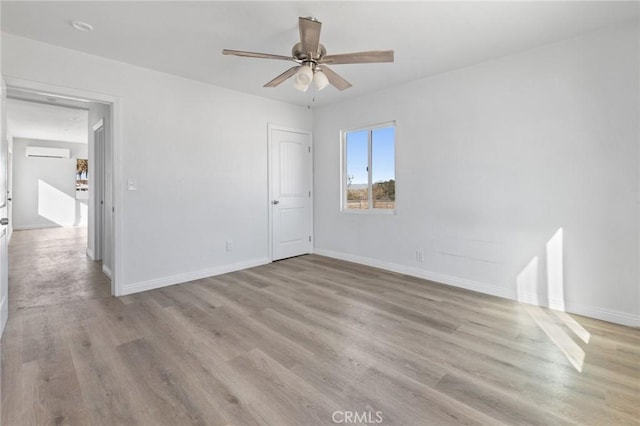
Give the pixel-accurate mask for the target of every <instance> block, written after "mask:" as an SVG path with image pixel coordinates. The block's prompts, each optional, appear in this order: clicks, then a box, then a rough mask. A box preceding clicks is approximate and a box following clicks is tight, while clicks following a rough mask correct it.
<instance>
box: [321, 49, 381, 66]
mask: <svg viewBox="0 0 640 426" xmlns="http://www.w3.org/2000/svg"><path fill="white" fill-rule="evenodd" d="M377 62H393V50H371V51H368V52H353V53H342V54H339V55H326V56H325V57H323V58H322V60H321V61H320V63H321V64H333V65H338V64H371V63H377Z"/></svg>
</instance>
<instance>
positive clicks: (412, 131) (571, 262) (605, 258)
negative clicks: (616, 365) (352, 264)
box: [314, 24, 640, 326]
mask: <svg viewBox="0 0 640 426" xmlns="http://www.w3.org/2000/svg"><path fill="white" fill-rule="evenodd" d="M638 40H639V34H638V27H637V24H636V25H627V26H623V27H618V28H614V29H608V30H603V31H601V32H597V33H592V34H588V35H584V36H582V37H579V38H576V39H572V40H568V41H565V42H561V43H557V44H553V45H549V46H546V47H542V48H538V49H535V50H532V51H528V52H524V53H521V54H518V55H514V56H509V57H506V58H503V59H499V60H495V61H491V62H486V63H482V64H479V65H477V66H473V67H469V68H465V69H461V70H458V71H454V72H450V73H447V74H443V75H439V76H436V77H433V78H427V79H423V80H420V81H415V82H412V83H410V84H407V85H403V86H401V87H393V88H390V89H388V90H385V91H383V92H379V93H376V94H372V95H369V96H364V97H361V98H359V99H355V100H350V101H345V102H342V103H339V104H333V105H329V106H326V107H323V108H320V109H317V110H315V112H314V144H315V148H314V149H315V154H314V155H315V156H314V159H315V165H314V167H315V189H316V190H315V196H316V198H315V214H314V216H315V230H314V232H315V247H316V251H317V252H319V253H323V254H328V255H332V256H337V257H342V258H347V259H352V260H356V261H359V262H364V263H369V264H374V265H378V266H382V267H386V268H390V269H394V270H398V271H402V272H407V273H411V274H414V275H418V276H423V277H427V278H431V279H434V280H437V281H441V282H445V283H449V284H453V285H458V286H463V287H467V288H472V289H475V290H479V291H483V292H486V293H491V294H496V295H500V296H503V297H510V298H516V297H518V296H519V298H520V300H526V301H529V302H537V303H539V304H551V305H553V306H556V307H561V306H560V305H561V304H562V303H563V302H564V303H565V305H566V309H567V310H568V311H571V312H577V313H582V314H586V315H590V316H594V317H599V318H604V319H607V320H610V321H616V322H621V323H626V324H633V325H636V326H637V325H639V324H640V320H639V314H640V312H639V311H640V308H639V303H640V292H639V283H640V273H639V259H640V249H639V224H638V221H639V218H640V211H639V172H638V170H639V130H638V129H639V121H638V120H639V118H638V117H639V113H640V110H639V96H640V95H639V87H638V76H639V67H638V63H639V58H638V55H639V53H638V52H639V50H640V45H639V41H638ZM389 120H397V154H396V155H397V159H396V161H397V185H398V186H397V215H395V216H389V215H378V216H376V215H369V216H363V215H357V214H349V213H341V212H340V180H339V176H340V140H339V133H340V130H341V129H349V128H354V127H359V126H363V125H367V124H374V123H378V122H384V121H389ZM559 229H562V231H561V234H562V235H561V236H558V235H556V234H557V232H558V230H559ZM554 235H555V239H553V240H552V238H553V237H554ZM547 245H548V247H547ZM416 250H423V251H424V256H425V260H424V263H417V262H416V254H415V252H416ZM534 259H535V260H534ZM536 262H537V264H536ZM527 265H531V266H530V267H529V268H528V269H527ZM525 269H526V272H524V273H522V272H523V270H525ZM518 283H519V284H520V286H521V288H520V292H518V288H517V284H518ZM548 285H549V286H551V287H553V288H554V289H555V290H553V291H552V294H548V293H549V292H548V291H547V286H548ZM562 291H563V293H564V294H562ZM558 292H560V293H558ZM549 299H550V300H549Z"/></svg>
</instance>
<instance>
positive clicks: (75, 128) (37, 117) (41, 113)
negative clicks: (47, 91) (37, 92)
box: [7, 99, 89, 143]
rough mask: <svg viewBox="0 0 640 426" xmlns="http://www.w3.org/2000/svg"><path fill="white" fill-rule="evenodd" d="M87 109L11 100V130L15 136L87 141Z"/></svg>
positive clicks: (9, 107) (8, 126)
mask: <svg viewBox="0 0 640 426" xmlns="http://www.w3.org/2000/svg"><path fill="white" fill-rule="evenodd" d="M88 120H89V117H88V112H87V110H83V109H77V108H67V107H59V106H53V105H46V104H41V103H34V102H26V101H21V100H17V99H8V100H7V130H8V132H9V134H10V135H11V136H13V137H14V138H27V139H40V140H42V141H47V140H48V141H63V142H77V143H87V138H88V132H89V127H88V126H89V124H88Z"/></svg>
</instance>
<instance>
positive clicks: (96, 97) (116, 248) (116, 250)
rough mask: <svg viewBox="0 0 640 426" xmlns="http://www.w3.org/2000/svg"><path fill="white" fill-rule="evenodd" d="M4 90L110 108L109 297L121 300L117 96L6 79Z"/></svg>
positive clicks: (120, 165)
mask: <svg viewBox="0 0 640 426" xmlns="http://www.w3.org/2000/svg"><path fill="white" fill-rule="evenodd" d="M3 78H4V81H5V83H6V85H7V87H13V88H17V89H25V90H30V91H40V92H50V93H53V94H56V95H62V96H72V97H77V98H81V99H87V100H90V101H96V102H102V103H107V104H110V105H111V123H110V124H111V143H112V149H113V155H112V165H111V166H112V174H113V176H112V177H113V189H112V191H113V194H112V197H113V206H114V212H113V230H112V232H113V235H112V237H113V238H112V243H113V247H112V250H113V269H112V271H111V295H112V296H121V295H123V292H122V287H123V285H122V279H121V273H122V241H123V240H124V238H123V226H122V214H121V212H122V205H123V204H122V202H123V198H124V197H123V193H122V191H121V188H122V182H123V178H122V176H123V173H124V170H123V168H124V167H123V166H124V165H123V162H122V151H123V139H122V134H123V132H122V102H121V99H120V98H119V97H117V96H112V95H107V94H104V93H99V92H91V91H88V90H82V89H76V88H73V87H67V86H58V85H55V84H49V83H42V82H39V81H32V80H25V79H21V78H17V77H12V76H9V75H4V76H3Z"/></svg>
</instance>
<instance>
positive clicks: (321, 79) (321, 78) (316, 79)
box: [313, 69, 329, 91]
mask: <svg viewBox="0 0 640 426" xmlns="http://www.w3.org/2000/svg"><path fill="white" fill-rule="evenodd" d="M313 84H315V86H316V89H317V90H318V91H320V90H322V89H324V88H325V87H327V86H328V85H329V79H328V78H327V76H326V74H325V73H323V72H322V70H321V69H316V73H315V74H314V75H313Z"/></svg>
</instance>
